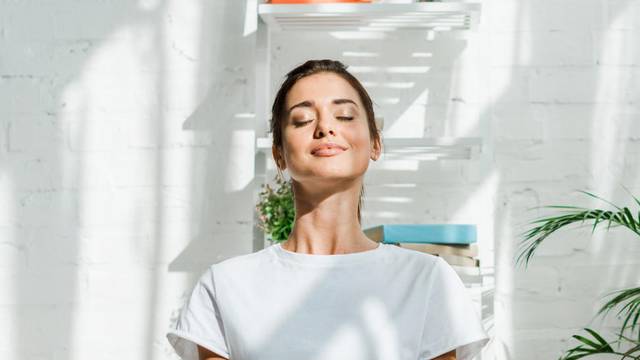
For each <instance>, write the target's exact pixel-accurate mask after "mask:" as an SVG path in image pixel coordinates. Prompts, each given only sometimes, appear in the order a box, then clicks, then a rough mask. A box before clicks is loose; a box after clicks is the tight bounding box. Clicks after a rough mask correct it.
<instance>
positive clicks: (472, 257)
mask: <svg viewBox="0 0 640 360" xmlns="http://www.w3.org/2000/svg"><path fill="white" fill-rule="evenodd" d="M363 231H364V233H365V235H367V237H369V238H370V239H371V240H375V241H377V242H382V243H385V244H394V245H396V246H399V247H402V248H406V249H411V250H415V251H420V252H424V253H428V254H431V255H435V256H439V257H441V258H442V259H443V260H445V261H446V262H448V263H449V264H450V265H454V266H456V267H458V266H460V267H467V268H479V267H480V259H478V245H477V231H476V226H475V225H470V224H390V225H378V226H374V227H370V228H367V229H365V230H363Z"/></svg>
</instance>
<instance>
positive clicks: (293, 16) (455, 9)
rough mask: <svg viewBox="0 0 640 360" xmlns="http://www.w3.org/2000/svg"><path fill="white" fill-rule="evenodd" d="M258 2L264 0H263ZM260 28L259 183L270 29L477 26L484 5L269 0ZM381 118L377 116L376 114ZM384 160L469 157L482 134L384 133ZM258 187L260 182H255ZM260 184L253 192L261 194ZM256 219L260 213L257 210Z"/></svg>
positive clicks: (258, 243) (265, 141)
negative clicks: (403, 135) (406, 135)
mask: <svg viewBox="0 0 640 360" xmlns="http://www.w3.org/2000/svg"><path fill="white" fill-rule="evenodd" d="M259 1H260V0H259ZM257 6H258V11H257V14H258V22H257V33H256V58H257V62H256V119H257V123H256V132H257V133H258V134H263V135H264V136H265V137H258V138H257V139H256V158H255V174H256V177H255V179H256V182H257V183H258V184H264V183H268V182H270V180H271V179H267V178H266V176H265V175H266V170H267V166H266V165H267V161H272V160H270V159H271V137H270V134H268V119H269V117H270V107H271V104H270V101H271V100H272V97H271V94H270V89H271V74H270V71H271V63H270V58H271V56H270V55H271V41H270V40H271V33H272V32H288V31H291V32H296V33H298V32H303V31H314V32H315V31H322V32H331V31H356V32H393V31H450V30H462V31H474V30H475V29H476V28H477V25H478V19H479V16H480V11H481V4H480V3H477V2H464V1H446V2H416V3H404V4H403V3H379V2H375V0H374V2H372V3H313V4H267V3H264V2H263V1H260V3H259V4H258V5H257ZM376 120H377V119H376ZM383 142H384V154H383V158H382V159H381V160H418V161H430V160H443V159H471V158H474V157H475V156H476V155H477V154H478V153H479V152H481V149H482V139H480V138H450V137H448V138H384V139H383ZM256 188H258V187H256ZM259 191H260V189H256V190H255V192H254V199H256V201H257V199H258V193H259ZM254 221H255V223H256V224H257V221H258V214H257V211H254ZM267 245H268V242H267V241H266V239H265V236H264V234H263V232H262V230H260V229H259V228H258V227H257V226H255V227H254V245H253V247H254V251H257V250H260V249H262V248H264V247H265V246H267Z"/></svg>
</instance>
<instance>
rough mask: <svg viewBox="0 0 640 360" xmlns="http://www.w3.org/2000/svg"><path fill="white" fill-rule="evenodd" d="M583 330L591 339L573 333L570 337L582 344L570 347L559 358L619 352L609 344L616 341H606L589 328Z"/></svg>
mask: <svg viewBox="0 0 640 360" xmlns="http://www.w3.org/2000/svg"><path fill="white" fill-rule="evenodd" d="M584 330H586V331H587V332H588V333H589V334H590V335H591V336H592V337H593V339H587V338H586V337H584V336H580V335H573V336H572V337H573V338H574V339H576V340H578V341H580V342H581V343H582V345H578V346H576V347H574V348H572V349H569V350H567V352H565V354H564V355H563V356H562V357H560V360H576V359H581V358H583V357H586V356H591V355H595V354H619V353H618V352H616V351H615V350H613V348H612V347H611V344H614V343H616V342H617V341H613V342H611V343H608V342H607V341H606V340H605V339H604V338H603V337H602V336H600V335H599V334H598V333H597V332H595V331H594V330H591V329H589V328H585V329H584ZM620 355H622V354H620Z"/></svg>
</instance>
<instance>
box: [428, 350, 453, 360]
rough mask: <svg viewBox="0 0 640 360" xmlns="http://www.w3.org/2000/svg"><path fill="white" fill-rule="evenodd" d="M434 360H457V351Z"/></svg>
mask: <svg viewBox="0 0 640 360" xmlns="http://www.w3.org/2000/svg"><path fill="white" fill-rule="evenodd" d="M433 360H456V350H455V349H454V350H451V351H449V352H448V353H445V354H442V355H440V356H438V357H435V358H433Z"/></svg>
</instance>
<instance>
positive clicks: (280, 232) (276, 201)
mask: <svg viewBox="0 0 640 360" xmlns="http://www.w3.org/2000/svg"><path fill="white" fill-rule="evenodd" d="M275 181H276V184H277V186H276V188H275V189H274V188H272V187H271V185H269V184H262V191H261V192H260V201H259V202H258V204H257V205H256V209H257V210H258V213H259V214H260V222H259V224H258V227H259V228H260V229H262V231H264V232H265V234H266V235H267V236H268V237H269V239H270V240H271V241H273V242H282V241H285V240H287V238H288V237H289V234H290V233H291V229H292V228H293V221H294V220H295V214H296V213H295V206H294V202H293V191H292V189H291V182H290V181H286V180H285V179H284V178H283V177H282V175H280V174H278V175H276V178H275Z"/></svg>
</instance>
